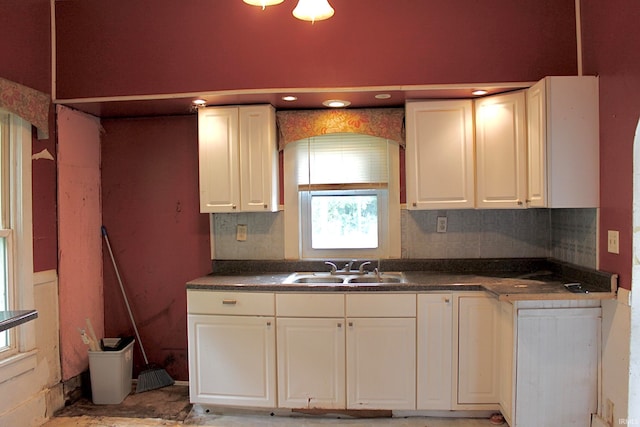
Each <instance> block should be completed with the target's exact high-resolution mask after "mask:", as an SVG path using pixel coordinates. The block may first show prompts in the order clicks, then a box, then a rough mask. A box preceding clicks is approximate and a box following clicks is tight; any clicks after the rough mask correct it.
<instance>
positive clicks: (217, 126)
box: [198, 105, 278, 213]
mask: <svg viewBox="0 0 640 427" xmlns="http://www.w3.org/2000/svg"><path fill="white" fill-rule="evenodd" d="M198 154H199V178H200V211H201V212H210V213H215V212H241V211H242V212H275V211H277V210H278V191H277V189H278V159H277V149H276V126H275V110H274V109H273V107H272V106H271V105H253V106H239V107H205V108H200V109H199V110H198Z"/></svg>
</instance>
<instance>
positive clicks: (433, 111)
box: [406, 100, 475, 209]
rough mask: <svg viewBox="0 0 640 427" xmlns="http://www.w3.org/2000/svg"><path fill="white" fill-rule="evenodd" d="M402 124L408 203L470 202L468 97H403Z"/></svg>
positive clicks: (442, 205) (447, 205)
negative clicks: (404, 127)
mask: <svg viewBox="0 0 640 427" xmlns="http://www.w3.org/2000/svg"><path fill="white" fill-rule="evenodd" d="M406 126H407V145H406V187H407V208H408V209H461V208H473V207H474V203H475V193H474V191H475V190H474V151H473V150H474V147H473V104H472V101H470V100H447V101H419V102H417V101H416V102H407V104H406Z"/></svg>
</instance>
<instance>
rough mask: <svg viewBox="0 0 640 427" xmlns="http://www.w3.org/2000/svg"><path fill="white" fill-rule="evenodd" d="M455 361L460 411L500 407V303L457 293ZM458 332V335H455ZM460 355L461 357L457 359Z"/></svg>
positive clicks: (457, 403) (487, 298)
mask: <svg viewBox="0 0 640 427" xmlns="http://www.w3.org/2000/svg"><path fill="white" fill-rule="evenodd" d="M455 301H456V304H455V307H454V310H455V313H454V319H455V322H456V325H455V326H456V327H454V331H455V332H457V335H456V338H455V339H454V344H455V347H454V360H455V359H457V362H458V366H457V402H456V405H454V407H456V408H457V409H495V408H497V407H498V402H499V400H500V397H499V382H498V375H499V370H498V360H499V359H498V345H499V323H498V300H497V299H495V298H492V297H490V296H487V295H478V294H468V293H459V294H456V300H455ZM455 332H454V333H455ZM456 356H457V358H456Z"/></svg>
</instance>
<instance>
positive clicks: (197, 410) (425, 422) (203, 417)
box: [43, 385, 506, 427]
mask: <svg viewBox="0 0 640 427" xmlns="http://www.w3.org/2000/svg"><path fill="white" fill-rule="evenodd" d="M214 412H215V411H207V410H206V409H204V408H202V407H200V406H198V405H195V406H193V405H191V404H190V403H189V390H188V388H187V387H185V386H180V385H174V386H170V387H164V388H161V389H158V390H152V391H147V392H144V393H139V394H135V393H132V394H130V395H129V396H127V398H126V399H125V400H124V401H123V402H122V403H120V404H119V405H94V404H93V403H92V402H91V400H88V399H81V400H79V401H78V402H76V403H74V404H73V405H70V406H67V407H65V408H64V409H62V410H61V411H59V412H58V413H57V414H56V416H55V417H54V418H52V419H51V420H50V421H48V422H47V423H46V424H44V426H43V427H140V426H149V427H152V426H214V427H254V426H255V427H281V426H282V427H326V426H344V427H387V426H389V427H488V426H491V425H493V424H491V422H489V420H487V419H474V418H465V419H463V418H432V417H409V418H364V419H363V418H357V419H355V418H347V419H341V418H337V417H314V416H303V415H300V416H272V415H270V414H269V413H260V412H251V411H245V412H242V411H235V412H233V413H214ZM504 426H506V424H504Z"/></svg>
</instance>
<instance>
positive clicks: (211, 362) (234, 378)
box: [187, 314, 276, 407]
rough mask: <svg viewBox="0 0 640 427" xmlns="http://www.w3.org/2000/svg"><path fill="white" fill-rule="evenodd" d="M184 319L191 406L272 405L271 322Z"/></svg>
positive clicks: (260, 319) (273, 347) (270, 319)
mask: <svg viewBox="0 0 640 427" xmlns="http://www.w3.org/2000/svg"><path fill="white" fill-rule="evenodd" d="M187 317H188V328H189V335H188V336H189V396H190V399H191V402H192V403H204V404H219V405H229V406H256V407H275V405H276V345H275V344H276V343H275V338H276V337H275V320H274V318H273V317H247V316H211V315H191V314H190V315H188V316H187Z"/></svg>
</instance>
